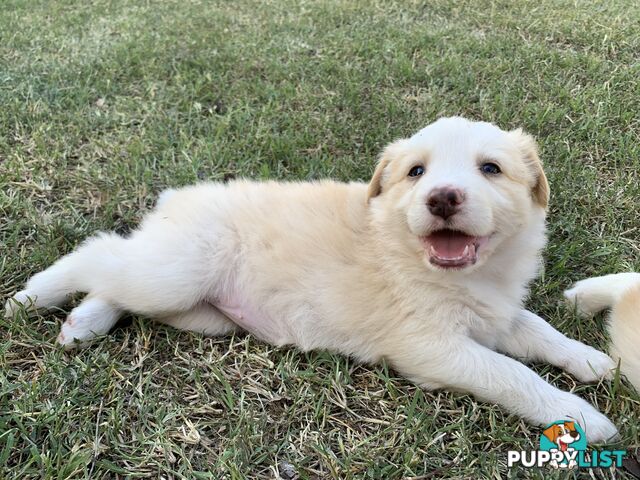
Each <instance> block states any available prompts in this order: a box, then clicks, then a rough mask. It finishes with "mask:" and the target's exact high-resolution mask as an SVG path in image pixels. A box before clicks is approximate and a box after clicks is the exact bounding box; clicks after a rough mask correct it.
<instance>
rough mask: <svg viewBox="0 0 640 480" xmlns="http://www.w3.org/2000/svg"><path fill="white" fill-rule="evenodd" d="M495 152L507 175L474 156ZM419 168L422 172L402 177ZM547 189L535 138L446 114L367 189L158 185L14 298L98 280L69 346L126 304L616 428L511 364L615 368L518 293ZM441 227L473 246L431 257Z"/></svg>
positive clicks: (388, 154)
mask: <svg viewBox="0 0 640 480" xmlns="http://www.w3.org/2000/svg"><path fill="white" fill-rule="evenodd" d="M487 162H491V163H494V164H496V165H499V167H500V168H501V170H502V173H499V174H487V172H483V171H481V167H482V165H484V164H485V163H487ZM416 166H421V167H423V168H424V170H425V171H426V173H425V174H424V175H420V176H415V177H411V176H408V172H409V171H410V170H411V169H413V168H414V167H416ZM437 188H455V189H457V190H458V191H460V192H462V193H463V195H464V202H463V203H462V204H461V205H460V209H459V211H458V212H457V213H456V214H455V215H453V216H451V217H450V218H448V219H443V218H441V217H439V216H434V215H433V214H432V213H431V212H430V210H429V209H428V208H427V205H426V202H427V199H428V198H429V195H430V194H431V193H432V192H433V191H434V189H437ZM547 199H548V185H547V181H546V178H545V176H544V173H543V170H542V165H541V163H540V160H539V159H538V156H537V154H536V147H535V143H534V141H533V139H532V138H531V137H530V136H528V135H526V134H524V133H522V131H520V130H516V131H511V132H505V131H502V130H500V129H499V128H497V127H495V126H494V125H491V124H488V123H482V122H471V121H468V120H465V119H462V118H448V119H441V120H439V121H437V122H435V123H434V124H432V125H430V126H428V127H426V128H425V129H423V130H421V131H420V132H418V133H417V134H416V135H414V136H413V137H411V138H409V139H404V140H400V141H397V142H395V143H393V144H391V145H390V146H389V147H387V148H386V149H385V151H384V152H383V154H382V156H381V159H380V162H379V165H378V167H377V169H376V171H375V173H374V176H373V178H372V180H371V183H370V184H369V185H368V186H367V185H365V184H361V183H350V184H344V183H336V182H331V181H324V182H317V183H276V182H266V183H255V182H248V181H238V182H233V183H230V184H228V185H222V184H216V183H209V184H201V185H197V186H192V187H187V188H183V189H180V190H176V191H170V192H168V193H164V194H163V195H162V196H161V201H160V202H159V203H158V206H157V207H156V208H155V210H153V211H152V212H150V213H149V214H148V215H147V216H146V218H145V219H144V221H143V222H142V224H141V226H140V228H139V229H138V230H136V231H135V232H133V233H132V234H131V235H130V236H129V237H127V238H122V237H120V236H118V235H116V234H99V235H98V236H96V237H94V238H91V239H89V240H88V241H86V242H85V243H84V244H83V245H82V246H81V247H79V248H78V249H77V250H76V251H75V252H73V253H71V254H70V255H67V256H66V257H64V258H62V259H61V260H59V261H58V262H56V263H55V264H54V265H53V266H51V267H50V268H49V269H47V270H45V271H43V272H41V273H39V274H37V275H35V276H34V277H33V278H32V279H31V280H30V281H29V282H28V284H27V286H26V288H25V290H23V291H21V292H19V293H18V294H17V295H16V296H15V297H14V298H13V300H11V301H10V302H9V303H8V304H7V312H8V314H12V313H13V312H14V311H15V310H16V309H18V308H20V306H21V305H24V306H27V307H31V308H34V309H39V308H49V307H52V306H54V305H61V304H63V303H64V302H65V300H66V298H67V296H68V295H69V294H70V293H72V292H76V291H80V292H88V293H89V296H88V297H87V299H86V300H85V301H83V302H82V303H81V304H80V305H79V306H78V307H76V308H75V309H74V310H73V311H72V312H71V313H70V315H69V317H68V319H67V321H66V322H65V324H64V325H63V327H62V331H61V334H60V336H59V338H58V341H59V342H60V343H61V344H63V345H72V344H73V341H74V339H77V340H79V341H81V342H86V341H88V340H90V339H91V338H92V337H93V336H94V335H97V334H103V333H105V332H107V331H108V330H109V328H110V327H111V326H112V325H113V324H114V323H115V321H116V319H117V318H118V316H119V314H120V313H121V312H122V311H131V312H136V313H140V314H145V315H149V316H151V317H155V318H157V319H159V320H160V321H162V322H165V323H168V324H170V325H173V326H175V327H177V328H183V329H189V330H195V331H199V332H203V333H205V334H209V335H216V334H223V333H226V332H229V331H231V330H234V329H237V328H241V329H244V330H247V331H249V332H251V333H252V334H254V335H255V336H257V337H258V338H261V339H263V340H265V341H268V342H271V343H273V344H276V345H284V344H294V345H297V346H298V347H299V348H301V349H303V350H308V349H318V348H324V349H331V350H334V351H338V352H342V353H344V354H347V355H352V356H354V357H356V358H358V359H360V360H361V361H365V362H377V361H379V360H380V359H382V358H384V359H386V360H387V361H388V362H389V363H390V364H391V365H392V366H393V367H394V368H395V369H397V370H398V371H399V372H401V373H402V374H404V375H406V376H407V377H408V378H410V379H412V380H413V381H415V382H417V383H418V384H420V385H421V386H423V387H424V388H428V389H434V388H450V389H456V390H462V391H466V392H470V393H472V394H473V395H475V396H477V397H478V398H480V399H484V400H487V401H490V402H494V403H497V404H500V405H502V406H503V407H504V408H506V409H507V410H508V411H510V412H513V413H516V414H518V415H520V416H522V417H524V418H525V419H527V420H529V421H530V422H534V423H537V424H547V423H550V422H552V421H555V420H557V419H561V418H571V419H575V420H576V421H577V422H579V423H580V424H581V425H582V426H583V428H584V430H585V431H586V432H587V435H588V437H589V440H590V441H592V442H593V441H602V440H606V439H608V438H611V437H613V436H614V435H615V434H616V428H615V426H614V425H613V424H612V423H611V422H610V421H609V420H608V419H607V418H606V417H605V416H603V415H602V414H601V413H599V412H598V411H597V410H596V409H595V408H594V407H592V406H591V405H590V404H589V403H587V402H586V401H584V400H583V399H581V398H579V397H578V396H576V395H573V394H571V393H568V392H564V391H562V390H559V389H557V388H555V387H553V386H552V385H550V384H549V383H547V382H546V381H545V380H543V379H542V378H541V377H540V376H538V375H537V374H536V373H534V372H533V371H532V370H530V369H529V368H527V367H526V366H525V365H524V364H523V363H521V362H520V361H519V360H522V361H533V360H536V361H537V360H541V361H546V362H549V363H551V364H554V365H557V366H559V367H562V368H564V369H565V370H567V371H568V372H570V373H572V374H573V375H575V376H576V377H577V378H578V379H579V380H581V381H585V382H591V381H597V380H598V379H599V378H601V377H602V376H605V375H607V374H608V372H609V370H610V369H611V368H613V366H614V364H613V361H612V360H611V359H610V358H609V357H608V356H607V355H605V354H603V353H601V352H599V351H597V350H595V349H593V348H591V347H589V346H586V345H584V344H582V343H580V342H578V341H575V340H571V339H569V338H567V337H565V336H564V335H563V334H561V333H560V332H558V331H556V330H555V329H554V328H553V327H551V326H550V325H549V324H548V323H546V322H545V321H544V320H543V319H542V318H540V317H538V316H537V315H536V314H534V313H532V312H529V311H527V310H525V309H524V308H523V305H522V301H523V297H524V296H525V295H526V293H527V284H528V283H529V281H530V280H531V279H532V278H534V276H535V275H536V271H537V269H538V266H539V252H540V250H541V249H542V247H543V246H544V244H545V210H546V205H547ZM443 228H449V229H454V230H458V231H462V232H465V233H466V234H468V235H469V236H473V237H474V238H478V239H482V240H478V242H477V252H476V249H474V250H473V252H476V253H477V258H475V257H474V258H473V259H472V260H469V262H468V264H465V265H464V266H462V267H460V268H444V267H441V266H439V265H437V264H434V263H433V262H432V261H430V258H431V257H430V255H431V254H430V253H429V252H430V250H429V249H428V242H427V240H426V239H428V238H429V235H431V234H432V233H433V232H436V231H438V230H441V229H443ZM465 255H467V254H466V253H465ZM469 258H470V257H469ZM498 352H502V353H498Z"/></svg>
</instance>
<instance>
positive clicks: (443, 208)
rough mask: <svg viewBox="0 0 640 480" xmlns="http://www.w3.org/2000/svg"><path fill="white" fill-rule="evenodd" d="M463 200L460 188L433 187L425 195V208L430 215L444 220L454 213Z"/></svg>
mask: <svg viewBox="0 0 640 480" xmlns="http://www.w3.org/2000/svg"><path fill="white" fill-rule="evenodd" d="M462 202H464V193H463V192H462V190H459V189H457V188H452V187H440V188H434V189H433V190H431V193H429V196H428V197H427V208H428V209H429V211H430V212H431V214H432V215H435V216H436V217H442V218H443V219H444V220H446V219H447V218H449V217H450V216H452V215H455V214H456V213H457V212H458V210H459V209H460V205H462Z"/></svg>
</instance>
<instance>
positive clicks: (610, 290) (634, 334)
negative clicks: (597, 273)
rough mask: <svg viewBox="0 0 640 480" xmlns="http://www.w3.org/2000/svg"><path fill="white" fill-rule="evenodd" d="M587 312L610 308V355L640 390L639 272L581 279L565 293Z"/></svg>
mask: <svg viewBox="0 0 640 480" xmlns="http://www.w3.org/2000/svg"><path fill="white" fill-rule="evenodd" d="M564 296H565V297H566V298H567V300H568V301H569V302H570V303H572V304H573V303H575V305H576V306H577V308H578V311H579V312H580V313H581V314H582V315H584V316H589V315H594V314H596V313H598V312H600V311H602V310H604V309H607V308H610V309H611V313H610V314H609V318H608V330H609V337H610V338H611V346H610V347H609V351H610V352H611V356H612V357H613V358H614V359H615V360H616V362H620V371H621V372H622V373H623V374H624V375H625V376H626V377H627V379H628V380H629V382H631V384H632V385H633V386H634V387H635V388H636V390H638V392H640V351H639V350H638V345H640V273H636V272H625V273H614V274H611V275H604V276H602V277H593V278H587V279H585V280H581V281H579V282H578V283H576V284H575V285H574V286H573V288H571V289H569V290H567V291H566V292H564Z"/></svg>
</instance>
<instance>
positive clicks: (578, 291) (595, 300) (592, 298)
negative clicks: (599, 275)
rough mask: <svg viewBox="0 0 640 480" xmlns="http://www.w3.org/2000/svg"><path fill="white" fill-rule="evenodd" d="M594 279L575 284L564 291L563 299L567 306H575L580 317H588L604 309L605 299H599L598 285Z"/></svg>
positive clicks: (605, 305)
mask: <svg viewBox="0 0 640 480" xmlns="http://www.w3.org/2000/svg"><path fill="white" fill-rule="evenodd" d="M594 280H595V279H591V278H588V279H586V280H581V281H579V282H577V283H576V284H575V285H574V286H573V287H571V288H570V289H568V290H565V291H564V298H565V300H566V302H567V304H569V306H571V307H573V306H575V308H576V310H577V312H578V314H580V316H582V317H590V316H592V315H595V314H596V313H598V312H599V311H601V310H603V309H604V308H606V307H607V306H608V305H607V299H606V298H604V299H603V298H601V296H600V295H598V293H599V288H598V287H599V285H598V284H597V282H594Z"/></svg>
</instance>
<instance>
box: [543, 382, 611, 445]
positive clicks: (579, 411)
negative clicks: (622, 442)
mask: <svg viewBox="0 0 640 480" xmlns="http://www.w3.org/2000/svg"><path fill="white" fill-rule="evenodd" d="M554 410H555V411H554V415H555V420H562V419H565V418H566V419H568V420H574V421H576V422H578V423H579V424H580V426H581V427H582V429H583V430H584V432H585V434H586V435H587V440H588V442H589V443H601V442H607V441H611V440H614V439H615V438H616V437H617V436H618V429H617V428H616V426H615V425H614V424H613V423H612V422H611V421H610V420H609V419H608V418H607V417H605V416H604V415H603V414H601V413H600V412H599V411H598V410H596V409H595V408H594V407H592V406H591V405H590V404H589V403H588V402H586V401H584V400H583V399H582V398H580V397H578V396H576V395H573V394H571V393H564V395H563V398H561V399H559V402H558V405H557V406H555V407H554ZM551 421H554V420H551Z"/></svg>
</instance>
